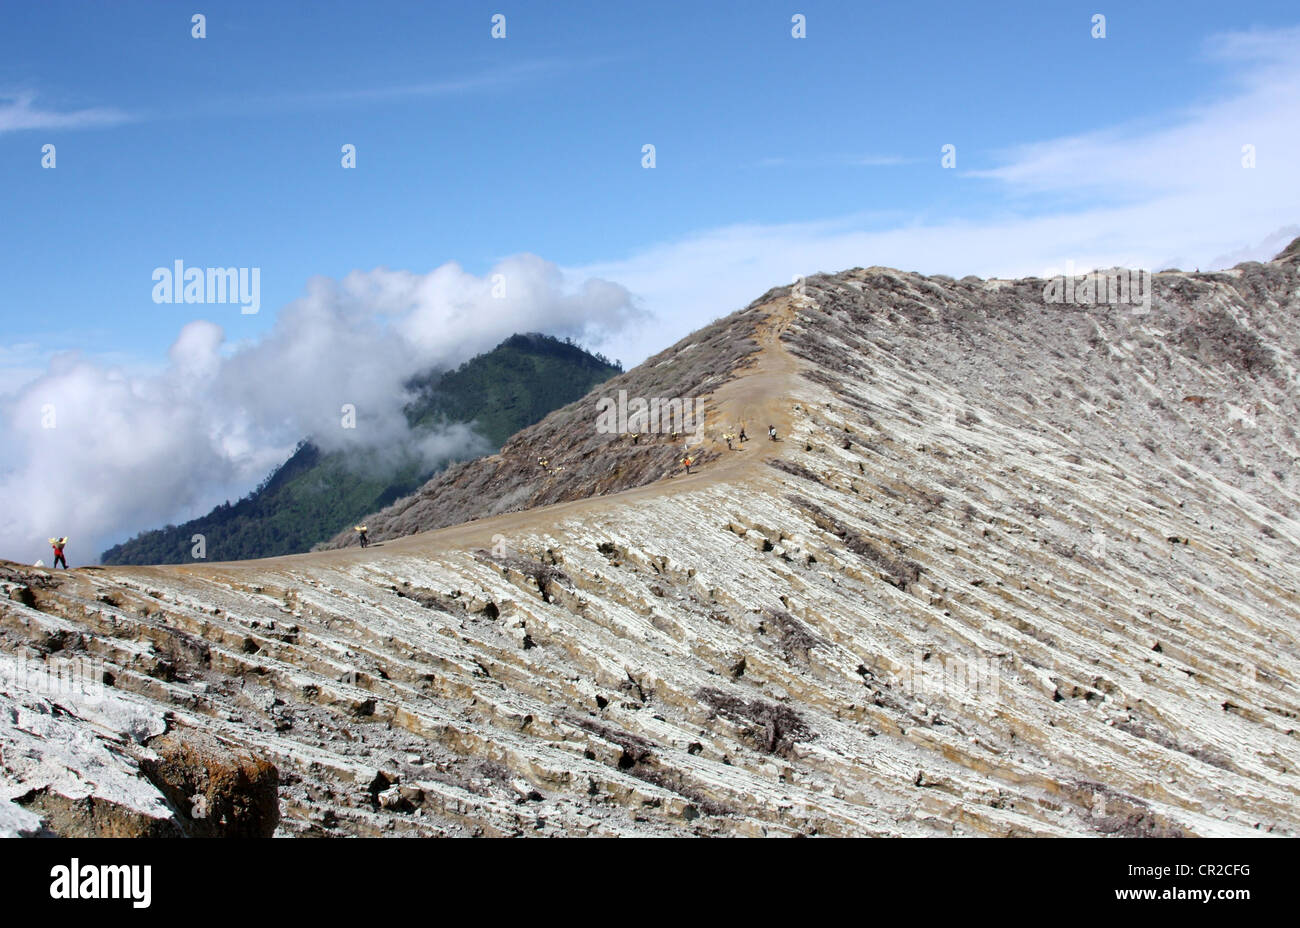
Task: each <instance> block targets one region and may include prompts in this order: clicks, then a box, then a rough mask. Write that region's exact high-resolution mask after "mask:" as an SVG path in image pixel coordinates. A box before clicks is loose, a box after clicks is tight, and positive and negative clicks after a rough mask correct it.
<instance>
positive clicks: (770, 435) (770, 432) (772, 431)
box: [767, 425, 776, 441]
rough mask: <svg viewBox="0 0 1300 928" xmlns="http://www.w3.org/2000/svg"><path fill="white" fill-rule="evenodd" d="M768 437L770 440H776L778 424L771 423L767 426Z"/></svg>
mask: <svg viewBox="0 0 1300 928" xmlns="http://www.w3.org/2000/svg"><path fill="white" fill-rule="evenodd" d="M767 437H768V438H769V439H770V440H772V441H776V426H775V425H769V426H768V427H767Z"/></svg>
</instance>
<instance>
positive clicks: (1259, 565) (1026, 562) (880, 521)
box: [0, 243, 1300, 836]
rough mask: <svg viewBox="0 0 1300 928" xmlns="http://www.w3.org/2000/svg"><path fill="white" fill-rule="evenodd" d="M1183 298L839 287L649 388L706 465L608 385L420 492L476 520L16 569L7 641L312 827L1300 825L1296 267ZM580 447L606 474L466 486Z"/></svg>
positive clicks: (684, 352) (1219, 276) (1181, 287)
mask: <svg viewBox="0 0 1300 928" xmlns="http://www.w3.org/2000/svg"><path fill="white" fill-rule="evenodd" d="M1293 244H1294V243H1293ZM1287 253H1290V255H1294V254H1295V251H1294V250H1293V249H1290V248H1289V249H1287V250H1286V251H1285V252H1284V254H1287ZM1152 276H1153V299H1152V304H1151V307H1150V309H1149V311H1147V312H1140V311H1136V310H1135V308H1134V307H1131V306H1124V305H1118V306H1112V305H1103V306H1096V305H1072V304H1067V305H1061V306H1057V305H1052V304H1049V303H1046V302H1045V301H1044V294H1043V281H1041V280H1034V279H1025V280H1020V281H999V280H988V281H983V280H978V279H975V278H966V279H963V280H961V281H955V280H952V279H951V278H946V279H945V278H938V277H933V276H932V277H924V276H922V275H917V274H911V273H908V272H902V271H894V270H889V269H882V268H867V269H861V268H858V269H853V270H851V271H845V272H841V273H839V274H826V275H814V276H812V277H809V278H808V279H807V280H806V281H805V282H804V286H803V287H802V288H801V291H793V290H792V289H791V288H790V287H782V288H776V289H774V290H771V291H769V292H768V293H767V294H765V295H764V296H763V297H761V298H760V299H759V300H757V301H755V303H753V304H751V305H750V306H749V307H748V308H747V309H746V310H742V311H740V312H739V313H737V314H735V315H734V316H732V317H727V318H726V319H724V320H721V321H720V322H719V323H718V324H716V325H717V326H718V327H717V329H716V330H715V331H714V337H716V338H717V339H718V341H717V342H716V344H717V346H718V347H717V348H716V349H715V350H714V352H713V354H712V355H710V356H708V357H707V358H706V359H705V361H704V362H699V363H696V362H695V359H694V358H692V357H691V353H692V351H693V350H694V349H692V348H690V347H689V346H690V344H691V341H692V339H690V338H688V339H687V340H684V342H683V343H679V345H678V346H674V349H671V350H670V351H669V352H668V353H666V354H664V355H662V356H657V359H652V360H653V362H654V363H647V365H642V366H641V367H639V368H637V369H634V370H633V371H629V372H628V374H629V375H631V374H636V375H637V376H636V377H635V378H633V379H632V380H630V381H629V382H630V384H631V385H632V386H634V387H635V388H636V389H637V390H638V391H640V392H643V393H647V394H649V395H674V394H673V392H672V391H676V394H675V395H683V394H686V395H701V396H705V397H707V398H708V402H707V404H706V409H707V416H706V422H705V428H704V434H703V436H702V441H703V443H704V446H705V447H706V448H707V449H708V450H709V451H710V452H712V454H713V455H714V456H713V457H711V458H710V459H709V460H707V461H705V462H704V463H703V464H702V466H701V468H700V469H699V470H694V469H693V472H692V474H691V475H690V476H687V475H685V474H684V473H680V472H676V471H675V470H671V469H667V470H665V471H662V472H658V473H656V469H657V467H658V463H657V462H658V461H659V456H660V455H661V453H662V452H661V451H660V447H659V446H658V445H651V446H650V450H649V453H648V454H647V453H646V452H644V451H643V450H641V449H642V445H641V444H640V443H637V444H632V443H631V442H630V439H627V438H619V437H615V438H610V437H606V436H600V437H598V438H597V437H593V435H594V434H595V433H594V429H593V428H592V420H593V419H594V415H595V408H594V400H595V399H596V397H597V394H598V393H599V391H597V394H592V393H589V394H588V396H587V398H586V399H585V400H584V401H582V402H579V403H578V404H577V405H576V406H574V407H573V408H568V407H566V409H567V410H568V411H567V412H566V411H564V410H560V411H557V413H556V414H553V415H554V418H553V419H552V421H551V422H550V424H549V425H546V426H545V427H540V426H541V425H542V423H539V426H536V427H534V428H533V429H532V430H531V431H529V430H525V433H522V434H523V437H522V438H520V437H519V436H516V439H517V440H518V443H517V444H516V446H515V450H514V452H512V455H499V456H496V457H495V459H492V460H489V459H484V460H483V461H480V462H478V463H477V464H476V465H475V464H471V465H468V466H466V467H465V468H463V469H462V472H461V473H459V475H457V476H454V477H452V478H447V479H442V480H439V479H438V478H435V481H434V482H433V484H432V485H426V488H427V489H428V490H429V492H428V493H426V494H425V495H423V496H420V495H419V494H417V499H418V508H415V507H416V505H417V504H416V503H412V504H408V505H406V506H405V507H403V509H402V511H403V512H406V513H407V514H408V515H411V516H412V517H413V518H412V521H413V522H416V523H419V522H421V521H426V522H434V521H437V519H436V518H434V515H436V513H437V510H438V508H439V506H446V507H448V508H450V509H452V510H454V511H455V513H456V514H457V515H459V514H462V513H464V514H468V515H469V516H470V517H471V519H474V521H469V522H462V523H459V524H455V525H450V526H448V527H445V528H439V529H437V530H434V531H425V532H421V533H417V534H409V535H404V536H403V537H397V533H398V531H400V529H401V526H400V525H395V526H394V528H395V533H394V535H393V536H392V537H390V538H388V539H386V540H384V541H382V542H380V543H379V544H378V545H376V546H372V547H371V548H369V549H366V550H365V551H362V550H360V549H357V548H344V549H334V550H326V551H320V552H316V553H312V554H306V555H293V556H286V557H280V558H273V559H268V560H262V561H256V562H242V563H235V564H192V565H184V566H177V567H123V568H105V569H102V570H80V571H70V572H67V573H62V572H60V573H54V572H52V571H33V570H31V569H22V570H21V571H20V570H19V569H18V568H17V567H16V566H15V567H13V568H5V570H7V571H9V572H8V573H4V572H0V587H3V588H4V590H5V592H7V594H8V598H7V599H4V598H0V650H4V651H5V652H7V653H11V654H12V653H16V652H17V651H18V649H21V648H25V647H35V646H42V647H44V648H46V650H47V653H50V654H57V653H58V650H59V649H62V648H66V647H67V645H68V643H69V642H71V641H74V640H75V641H77V642H79V643H80V644H79V647H81V648H82V649H84V651H83V653H86V654H89V655H97V656H99V657H100V658H101V659H102V660H104V661H105V663H106V665H107V666H108V668H109V669H110V670H111V672H112V675H113V679H114V681H115V682H114V686H113V687H112V688H111V690H110V691H108V693H109V695H110V696H111V697H112V699H114V700H116V701H117V702H116V703H115V705H117V704H118V703H120V704H121V713H122V714H129V713H127V709H128V708H129V709H130V710H131V712H134V713H136V714H137V715H141V716H142V717H143V719H145V720H146V721H141V722H140V723H138V724H137V725H136V728H137V729H139V730H142V731H145V732H152V731H155V730H160V729H166V730H167V735H168V737H171V738H180V739H184V738H186V737H199V736H205V735H208V734H219V735H220V736H221V737H222V738H224V739H226V740H227V741H228V742H229V743H230V744H232V745H236V746H238V748H239V749H240V750H241V751H245V752H249V753H251V754H253V755H255V756H256V757H258V758H260V759H261V760H263V761H265V762H266V763H269V764H272V765H274V767H275V768H276V769H278V770H279V771H280V772H281V785H280V787H279V799H280V817H279V819H278V820H277V821H276V822H275V823H274V824H273V825H269V823H265V824H268V825H269V827H271V828H273V829H274V830H275V832H276V833H277V834H284V835H309V834H310V835H317V834H337V835H343V834H348V835H368V834H409V835H435V834H439V835H441V834H448V835H450V834H463V835H468V834H502V835H512V834H520V835H522V834H548V833H555V834H569V835H586V834H610V835H616V834H617V835H675V834H701V835H814V834H815V835H846V836H847V835H858V836H860V835H916V836H922V835H925V836H938V835H944V836H947V835H1118V836H1175V835H1219V836H1224V835H1236V836H1244V835H1258V834H1266V833H1272V834H1295V833H1297V831H1300V815H1298V814H1297V811H1296V808H1295V804H1294V796H1295V794H1296V792H1297V789H1300V772H1298V771H1300V749H1298V748H1297V745H1296V737H1297V736H1296V729H1295V723H1294V719H1295V718H1296V717H1297V714H1298V713H1300V640H1297V637H1296V632H1295V629H1296V624H1295V623H1296V619H1297V618H1298V617H1300V589H1297V587H1298V586H1300V582H1298V580H1297V578H1300V519H1298V518H1297V513H1300V487H1298V486H1297V472H1296V468H1295V464H1296V463H1300V438H1298V437H1297V435H1296V433H1295V430H1294V427H1293V425H1292V423H1293V422H1294V421H1296V419H1297V418H1300V416H1297V413H1298V412H1300V410H1297V408H1296V394H1297V390H1296V385H1297V362H1300V329H1298V328H1297V326H1296V325H1295V323H1296V321H1297V317H1300V286H1298V285H1300V274H1298V273H1297V267H1296V263H1295V262H1294V261H1292V260H1291V258H1290V256H1288V258H1287V259H1286V260H1279V261H1273V262H1264V263H1247V264H1243V265H1239V266H1238V267H1237V268H1234V269H1231V270H1229V271H1224V272H1217V273H1212V274H1189V273H1183V272H1161V273H1158V274H1154V275H1152ZM728 320H730V321H728ZM751 340H752V344H750V341H751ZM700 344H709V339H708V338H707V337H706V338H705V339H703V340H701V341H700ZM726 346H731V348H733V349H734V353H732V351H731V350H730V349H728V348H726ZM674 361H675V362H676V363H675V364H674ZM658 365H663V366H662V367H659V366H658ZM656 370H658V371H659V372H660V373H659V375H655V374H654V371H656ZM715 376H716V377H717V380H716V381H715V380H713V379H712V378H714V377H715ZM754 416H757V417H760V418H758V420H757V422H753V421H751V420H752V417H754ZM742 417H746V419H747V425H750V426H754V425H756V426H757V427H756V428H755V427H751V428H750V429H749V431H750V432H751V433H753V432H757V433H758V434H757V435H752V438H753V440H752V441H751V442H748V443H746V444H745V445H744V446H742V447H743V450H739V451H732V450H727V448H726V447H725V444H724V443H723V442H722V434H723V433H725V432H728V431H729V430H731V429H732V428H733V427H734V424H735V422H736V421H737V420H738V419H740V418H742ZM769 420H770V422H771V424H773V425H775V426H776V427H777V431H778V437H779V438H780V439H781V440H780V441H777V442H769V441H767V440H766V438H765V437H763V432H762V430H763V429H764V428H765V427H766V425H768V424H769ZM543 421H544V422H545V420H543ZM569 430H574V431H572V433H571V434H570V431H569ZM605 445H608V446H609V448H610V450H609V451H608V454H607V455H606V456H600V455H598V454H595V455H593V454H592V453H591V452H592V451H593V450H594V451H596V452H599V450H600V448H602V447H604V446H605ZM557 447H558V448H559V449H560V450H561V451H562V452H564V453H569V454H571V455H572V458H571V459H572V460H581V459H583V458H584V456H586V457H596V459H597V461H598V463H597V464H596V465H593V466H592V467H590V468H589V469H583V468H581V467H578V468H575V470H576V471H577V472H578V476H577V477H576V478H571V479H570V481H569V482H567V483H563V484H562V485H560V486H559V487H558V490H557V489H556V487H554V486H552V487H551V489H549V490H548V489H547V485H546V484H545V483H544V482H535V483H532V484H530V485H529V487H528V494H529V496H528V498H533V497H536V498H545V497H546V496H547V494H548V493H550V494H552V495H554V496H555V497H556V498H555V499H553V500H552V501H550V502H547V503H546V504H544V505H541V506H538V507H535V508H530V509H528V510H527V511H523V512H505V511H500V512H495V513H494V512H492V509H493V506H494V502H493V501H492V500H489V499H479V500H473V499H471V497H472V493H471V492H470V491H471V490H473V489H476V488H477V489H478V490H479V491H480V494H481V495H482V493H481V491H482V488H484V487H490V486H492V485H493V484H492V481H493V480H500V481H503V482H504V481H507V480H508V479H509V477H510V476H511V475H512V473H514V472H515V470H516V469H517V470H518V472H519V473H520V474H524V473H525V470H524V468H525V464H526V462H527V461H528V458H529V457H531V456H532V455H533V454H534V453H536V454H539V455H545V454H548V453H553V451H554V450H555V448H557ZM566 449H569V450H568V451H566ZM674 453H675V452H674ZM637 455H645V458H646V461H647V462H649V463H648V464H647V466H646V467H644V468H642V469H641V470H637V469H636V468H634V467H633V463H634V456H637ZM611 464H613V465H615V467H616V468H618V467H621V468H622V471H621V473H622V474H623V475H624V476H628V477H629V481H630V482H629V485H627V486H623V487H616V486H615V484H614V483H611V482H610V478H609V472H610V465H611ZM670 464H671V462H670V461H668V460H667V459H666V457H665V468H668V466H669V465H670ZM650 465H654V466H653V467H652V466H650ZM566 472H567V471H566ZM566 472H562V473H566ZM670 473H673V474H674V475H672V476H670V475H669V474H670ZM643 477H653V478H654V479H649V480H642V478H643ZM557 483H559V481H557ZM602 489H608V490H609V491H610V492H608V493H607V494H606V495H599V491H600V490H602ZM593 490H594V491H596V492H594V493H593V492H590V491H593ZM583 494H586V495H583ZM431 514H433V515H431ZM56 646H57V647H56ZM5 698H8V699H10V700H11V701H14V700H16V701H18V702H20V703H22V701H23V700H27V702H29V703H30V702H33V701H35V702H36V703H37V704H38V705H39V700H37V699H36V697H32V696H29V695H23V694H15V693H11V692H8V691H6V696H5ZM64 701H65V703H67V704H68V707H69V711H70V712H72V713H74V714H75V713H76V712H78V711H80V712H81V713H82V716H84V717H89V713H88V712H87V710H85V709H84V708H79V706H78V704H77V703H76V701H75V700H67V699H65V700H64ZM26 704H27V703H23V705H26ZM36 709H37V705H33V706H31V707H30V708H28V709H27V710H26V711H28V712H35V711H36ZM106 717H108V719H109V720H108V721H105V718H106ZM116 717H118V716H116V715H113V716H109V714H108V713H106V712H104V711H99V712H98V713H97V714H96V715H95V716H94V718H96V719H97V720H99V721H98V723H97V724H99V725H100V726H101V729H102V730H105V731H112V730H113V728H112V724H110V722H111V719H112V718H116ZM146 722H147V723H146ZM115 724H119V725H123V724H124V723H115ZM119 730H121V729H119ZM345 732H346V734H344V733H345ZM101 737H102V736H101ZM160 737H161V736H157V735H148V736H145V737H144V743H143V744H141V745H140V746H139V748H138V749H136V748H132V749H131V751H128V752H127V754H128V755H129V756H128V759H127V760H123V761H120V763H122V764H126V765H127V769H125V770H120V771H119V772H120V773H121V774H122V776H124V777H128V778H129V777H130V776H134V774H132V773H131V770H130V769H129V763H130V762H132V761H131V760H130V758H131V757H134V756H135V754H132V753H131V752H132V751H134V752H135V753H136V754H140V755H142V756H143V755H144V754H147V752H149V751H151V750H152V747H151V745H153V744H155V743H156V740H155V739H157V738H160ZM123 740H124V742H125V743H128V744H133V743H135V742H133V741H132V740H131V739H130V738H124V739H123ZM4 756H5V757H6V758H9V757H11V756H20V754H19V753H18V752H13V751H5V752H4ZM69 762H71V761H69ZM139 762H140V763H144V761H139ZM145 766H146V767H147V764H146V765H145ZM8 775H9V776H11V777H12V776H14V774H8ZM31 775H32V776H35V774H31ZM89 778H90V780H91V781H93V780H94V777H93V776H90V777H89ZM146 779H147V777H146ZM3 782H4V775H0V783H3ZM131 782H139V780H138V778H137V779H136V780H132V781H131ZM48 783H49V785H48V787H47V789H48V790H49V791H51V792H52V793H57V792H58V790H67V789H68V788H69V787H67V786H66V785H65V784H63V783H62V782H61V781H58V780H57V779H49V780H48ZM145 785H147V784H145ZM24 789H25V790H27V791H23V790H16V789H15V790H10V791H9V792H8V793H6V794H0V798H7V797H11V804H15V805H17V806H18V807H19V811H24V812H30V810H32V809H37V810H38V811H39V810H40V808H42V807H41V806H40V804H39V803H34V802H33V801H32V800H30V799H27V800H24V799H23V797H24V796H27V795H29V793H30V790H31V784H30V783H27V785H26V786H25V787H24ZM144 792H145V794H146V796H145V797H143V798H141V799H140V801H138V802H136V803H135V806H139V807H140V808H136V809H134V811H131V812H130V813H129V814H128V812H121V816H122V818H123V819H124V820H127V821H130V822H133V823H137V824H136V825H135V826H134V827H139V828H142V829H143V828H145V827H146V826H150V827H156V826H152V825H151V823H152V822H155V821H156V816H159V815H162V813H161V812H157V811H156V810H154V811H150V808H149V807H147V805H148V804H147V803H146V802H145V801H144V799H145V798H147V793H148V791H147V790H144ZM102 794H103V796H104V798H105V801H107V799H108V796H109V792H108V789H107V787H105V789H104V790H103V791H102ZM24 803H26V804H24ZM46 805H48V803H46ZM151 816H155V817H154V818H151ZM13 817H14V818H18V817H19V816H17V814H16V813H15V815H14V816H13ZM539 822H540V824H539ZM182 824H183V823H182ZM62 827H64V828H65V830H70V829H75V828H76V827H89V826H87V825H84V824H78V823H76V822H74V823H72V824H68V825H64V826H62Z"/></svg>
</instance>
